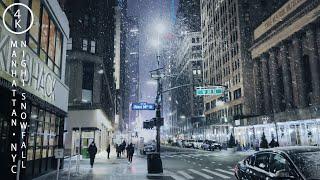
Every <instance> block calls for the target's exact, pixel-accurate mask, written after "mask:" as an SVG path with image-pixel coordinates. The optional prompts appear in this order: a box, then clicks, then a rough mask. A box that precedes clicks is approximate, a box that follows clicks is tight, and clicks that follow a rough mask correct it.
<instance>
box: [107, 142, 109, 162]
mask: <svg viewBox="0 0 320 180" xmlns="http://www.w3.org/2000/svg"><path fill="white" fill-rule="evenodd" d="M107 153H108V159H110V144H108V146H107Z"/></svg>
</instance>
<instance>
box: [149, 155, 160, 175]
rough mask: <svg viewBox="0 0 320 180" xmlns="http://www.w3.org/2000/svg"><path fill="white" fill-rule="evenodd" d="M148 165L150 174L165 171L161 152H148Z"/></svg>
mask: <svg viewBox="0 0 320 180" xmlns="http://www.w3.org/2000/svg"><path fill="white" fill-rule="evenodd" d="M147 165H148V173H149V174H156V173H163V169H162V161H161V158H160V153H158V152H150V153H147Z"/></svg>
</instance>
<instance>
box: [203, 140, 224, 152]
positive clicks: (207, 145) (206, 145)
mask: <svg viewBox="0 0 320 180" xmlns="http://www.w3.org/2000/svg"><path fill="white" fill-rule="evenodd" d="M201 148H202V149H203V150H208V151H214V150H215V149H219V150H221V149H222V146H221V144H220V143H218V142H216V141H213V140H205V141H204V142H203V144H202V146H201Z"/></svg>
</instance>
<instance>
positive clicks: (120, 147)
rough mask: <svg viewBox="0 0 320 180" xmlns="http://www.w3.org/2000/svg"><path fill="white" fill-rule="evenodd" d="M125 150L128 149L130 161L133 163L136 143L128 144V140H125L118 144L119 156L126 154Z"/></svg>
mask: <svg viewBox="0 0 320 180" xmlns="http://www.w3.org/2000/svg"><path fill="white" fill-rule="evenodd" d="M124 150H126V154H127V158H128V161H129V163H131V162H132V157H133V154H134V145H133V144H132V143H130V144H128V145H127V143H126V141H123V142H122V143H121V144H120V145H118V144H116V152H117V158H121V155H124Z"/></svg>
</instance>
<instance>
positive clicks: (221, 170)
mask: <svg viewBox="0 0 320 180" xmlns="http://www.w3.org/2000/svg"><path fill="white" fill-rule="evenodd" d="M216 170H217V171H220V172H223V173H226V174H230V175H233V172H229V171H226V170H223V169H216Z"/></svg>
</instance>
